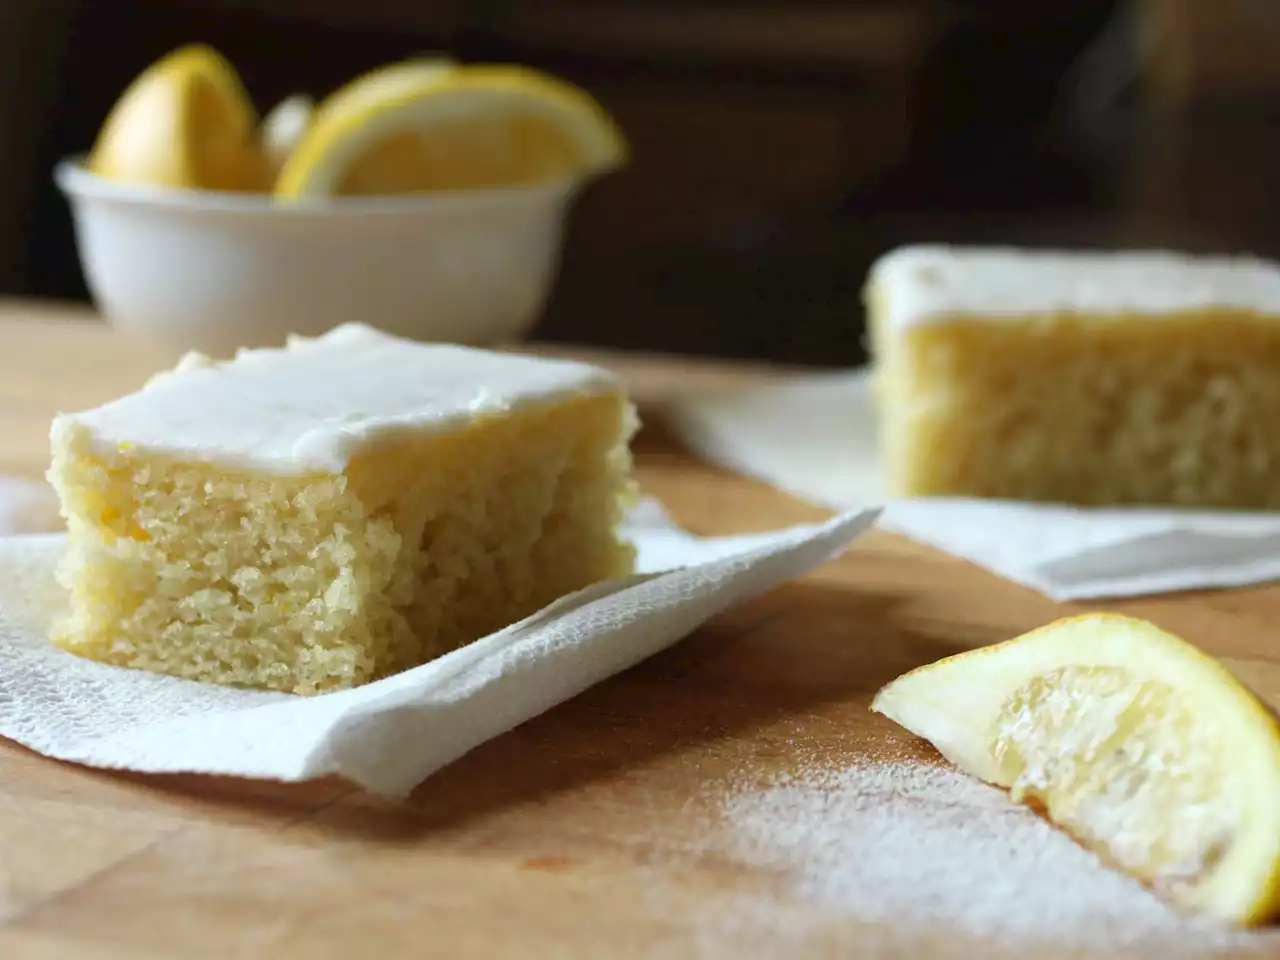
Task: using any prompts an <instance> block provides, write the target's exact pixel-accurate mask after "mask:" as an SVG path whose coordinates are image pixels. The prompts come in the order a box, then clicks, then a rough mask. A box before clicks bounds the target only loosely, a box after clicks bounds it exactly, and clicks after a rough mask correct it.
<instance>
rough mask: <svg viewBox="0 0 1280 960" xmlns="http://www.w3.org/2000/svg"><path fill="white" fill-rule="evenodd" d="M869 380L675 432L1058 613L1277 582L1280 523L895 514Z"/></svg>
mask: <svg viewBox="0 0 1280 960" xmlns="http://www.w3.org/2000/svg"><path fill="white" fill-rule="evenodd" d="M870 387H871V385H870V380H869V377H868V375H867V374H866V373H865V372H862V371H858V372H855V373H840V374H820V375H815V376H812V377H803V378H799V379H796V380H794V381H789V382H783V383H776V384H771V385H768V386H762V387H755V388H740V389H734V390H722V391H717V392H714V393H702V394H696V395H687V396H684V397H681V398H679V399H677V400H676V401H674V402H673V403H672V404H671V405H670V406H669V407H668V408H667V409H666V410H665V416H666V419H667V421H668V423H669V425H670V426H671V428H672V429H673V430H674V432H675V433H676V435H677V436H678V437H680V438H681V439H682V440H683V441H684V442H685V443H686V444H688V445H689V447H690V448H691V449H692V450H693V451H694V452H696V453H698V454H700V455H702V456H704V457H706V458H707V459H709V460H712V461H714V462H717V463H720V464H722V465H723V466H726V467H728V468H729V469H732V470H736V471H739V472H741V473H745V474H748V475H751V476H755V477H758V478H759V479H761V480H764V481H765V482H767V483H770V484H773V485H774V486H777V487H779V488H780V489H783V490H786V491H787V492H789V493H792V494H795V495H796V496H798V497H801V498H803V499H806V500H809V501H811V502H814V503H817V504H820V505H823V506H827V507H831V508H834V509H840V510H845V509H849V508H851V507H853V506H856V505H867V504H885V510H884V513H883V515H882V516H881V519H880V524H881V526H883V527H886V528H888V529H891V530H895V531H897V532H899V533H902V534H904V535H906V536H908V537H910V538H912V539H913V540H916V541H918V542H921V543H925V544H928V545H930V546H934V547H937V548H938V549H940V550H943V551H945V552H947V553H951V554H953V555H955V556H958V557H962V558H964V559H966V560H969V561H972V562H973V563H976V564H979V565H981V566H984V567H986V568H988V569H990V570H992V571H993V572H995V573H998V574H1000V575H1001V576H1003V577H1005V578H1007V579H1009V580H1013V581H1016V582H1019V583H1023V584H1025V585H1027V586H1030V587H1033V588H1035V589H1037V590H1039V591H1041V592H1043V593H1045V594H1047V595H1049V596H1051V597H1053V598H1055V599H1058V600H1083V599H1095V598H1104V597H1123V596H1135V595H1139V594H1151V593H1162V592H1170V591H1177V590H1189V589H1196V588H1206V587H1229V586H1238V585H1241V584H1246V583H1257V582H1261V581H1267V580H1273V579H1277V578H1280V514H1274V513H1233V512H1211V511H1192V510H1163V509H1106V510H1102V509H1084V508H1074V507H1066V506H1050V505H1038V504H1028V503H1013V502H1007V501H990V500H967V499H932V500H924V499H921V500H897V501H888V502H886V499H885V494H884V488H883V485H882V483H881V477H880V469H879V462H878V459H877V454H876V442H875V414H874V410H873V407H872V402H871V389H870Z"/></svg>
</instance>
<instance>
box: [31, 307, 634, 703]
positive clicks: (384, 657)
mask: <svg viewBox="0 0 1280 960" xmlns="http://www.w3.org/2000/svg"><path fill="white" fill-rule="evenodd" d="M635 427H636V420H635V416H634V411H633V409H632V407H631V405H630V403H629V402H628V400H627V398H626V395H625V393H624V390H623V388H622V385H621V384H620V382H619V381H618V380H617V379H616V378H615V377H614V376H613V375H611V374H609V373H607V372H605V371H603V370H600V369H597V368H595V367H591V366H587V365H582V364H576V363H568V362H562V361H552V360H543V359H535V358H530V357H520V356H512V355H504V354H498V353H491V352H487V351H481V350H474V349H468V348H464V347H454V346H440V345H426V344H418V343H412V342H408V341H403V340H399V339H395V338H392V337H388V336H385V335H383V334H380V333H378V332H376V331H374V330H372V329H370V328H368V327H364V326H360V325H349V326H346V327H341V328H339V329H337V330H335V331H333V332H332V333H330V334H328V335H326V336H324V337H321V338H319V339H316V340H310V341H296V342H291V343H290V345H289V346H288V347H287V348H283V349H270V350H253V351H245V352H242V353H241V354H240V355H239V356H238V357H237V358H236V359H235V360H234V361H229V362H225V363H213V362H210V361H202V360H200V358H191V359H189V360H188V361H186V362H184V363H183V364H182V365H180V367H179V368H178V369H177V370H175V371H173V372H170V373H166V374H165V375H163V376H160V377H157V378H156V379H155V380H153V382H152V383H151V384H149V385H148V386H147V387H146V388H144V389H143V390H141V391H139V392H138V393H136V394H133V395H131V396H128V397H124V398H122V399H120V400H117V401H114V402H112V403H109V404H106V405H105V406H102V407H99V408H97V409H95V410H91V411H88V412H85V413H79V414H73V415H62V416H59V417H58V418H57V419H56V420H55V422H54V424H53V429H52V439H53V466H52V468H51V470H50V474H49V476H50V480H51V481H52V483H53V484H54V486H55V488H56V489H57V491H58V494H59V497H60V499H61V502H62V509H63V515H64V516H65V517H66V520H67V525H68V549H67V554H66V556H65V558H64V561H63V564H62V566H61V568H60V571H59V578H60V580H61V581H62V583H63V584H64V585H65V586H66V587H67V588H68V590H69V591H70V597H71V613H70V616H69V617H68V618H67V619H66V621H65V622H64V623H62V624H61V625H60V626H59V628H58V630H57V633H56V636H55V640H56V642H58V643H59V644H60V645H62V646H64V647H65V648H66V649H68V650H70V651H72V652H73V653H77V654H79V655H81V656H85V657H89V658H92V659H96V660H102V661H105V662H108V663H113V664H118V665H121V666H127V667H135V668H140V669H145V670H152V671H156V672H163V673H169V674H174V675H178V676H183V677H188V678H191V679H195V680H204V681H210V682H214V683H224V684H236V685H244V686H252V687H262V688H271V689H276V690H285V691H291V692H295V693H301V694H314V693H320V692H324V691H330V690H338V689H343V688H347V687H352V686H356V685H358V684H361V683H365V682H367V681H370V680H373V679H376V678H378V677H381V676H385V675H387V674H390V673H393V672H395V671H398V670H402V669H405V668H408V667H412V666H415V665H418V664H421V663H423V662H425V661H427V660H430V659H432V658H434V657H437V656H439V655H441V654H443V653H446V652H448V651H449V650H452V649H455V648H457V647H458V646H461V645H463V644H466V643H469V642H471V641H473V640H475V639H477V638H479V637H482V636H485V635H486V634H488V633H490V632H492V631H494V630H496V629H499V628H501V627H503V626H506V625H508V624H510V623H512V622H514V621H516V620H519V619H521V618H523V617H525V616H527V615H529V614H531V613H533V612H535V611H537V610H538V609H540V608H541V607H543V606H545V605H546V604H547V603H549V602H550V601H552V600H554V599H556V598H557V597H560V596H562V595H564V594H566V593H570V592H572V591H574V590H577V589H579V588H581V587H584V586H586V585H588V584H590V583H592V582H595V581H598V580H602V579H606V578H610V577H614V576H618V575H622V574H625V573H628V572H630V571H631V569H632V565H633V554H634V552H633V549H632V548H631V546H630V545H628V544H626V543H624V542H622V541H621V540H620V539H619V537H618V534H617V527H618V524H619V523H620V521H621V519H622V517H623V515H624V512H625V510H626V508H627V506H628V504H629V502H630V500H631V498H632V496H633V487H632V482H631V480H630V456H629V451H628V446H627V445H628V441H629V439H630V437H631V435H632V433H633V432H634V430H635Z"/></svg>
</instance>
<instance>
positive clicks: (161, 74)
mask: <svg viewBox="0 0 1280 960" xmlns="http://www.w3.org/2000/svg"><path fill="white" fill-rule="evenodd" d="M256 123H257V116H256V112H255V110H254V107H253V103H252V101H251V100H250V99H249V96H248V94H247V93H245V90H244V87H243V86H242V85H241V83H240V78H239V76H238V75H237V74H236V71H235V68H234V67H232V66H231V64H230V63H228V62H227V61H226V60H225V59H224V58H223V57H222V56H221V55H220V54H219V53H218V52H217V51H216V50H213V49H212V48H210V47H207V46H205V45H203V44H192V45H189V46H185V47H180V48H179V49H177V50H175V51H173V52H172V53H170V54H168V55H167V56H165V57H163V58H161V59H160V60H158V61H156V62H155V63H154V64H152V65H151V66H150V67H148V68H147V69H146V70H144V71H143V72H142V73H141V74H139V75H138V77H137V78H136V79H135V80H134V81H133V82H132V83H131V84H130V85H129V86H128V88H127V89H126V90H125V92H124V93H123V94H122V95H121V96H120V99H119V100H117V101H116V103H115V105H114V106H113V107H112V109H111V112H110V114H109V115H108V116H107V119H106V121H105V122H104V123H103V126H102V129H101V130H100V131H99V133H98V137H97V140H96V141H95V143H94V145H93V149H92V151H91V152H90V154H89V157H88V160H87V166H88V168H89V169H90V170H91V171H93V172H94V173H96V174H98V175H99V176H103V177H109V178H111V179H113V180H122V181H128V182H131V183H145V184H151V185H154V186H162V187H176V188H188V189H203V190H234V191H265V190H266V189H268V187H269V185H270V181H271V177H270V173H269V169H268V166H267V163H266V159H265V157H264V156H263V155H262V152H261V150H260V149H259V148H258V143H257V139H256V137H255V126H256Z"/></svg>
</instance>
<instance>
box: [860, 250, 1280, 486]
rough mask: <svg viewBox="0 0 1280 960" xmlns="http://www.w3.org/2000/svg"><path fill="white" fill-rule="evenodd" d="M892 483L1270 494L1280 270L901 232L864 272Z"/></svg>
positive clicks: (1275, 481)
mask: <svg viewBox="0 0 1280 960" xmlns="http://www.w3.org/2000/svg"><path fill="white" fill-rule="evenodd" d="M867 299H868V307H869V325H870V334H871V346H872V351H873V353H874V356H875V365H876V369H875V378H876V381H875V383H876V399H877V404H878V407H879V429H880V442H881V448H882V453H883V459H884V467H885V471H886V473H887V478H888V486H889V488H890V493H891V495H893V496H907V497H912V496H968V497H995V498H1009V499H1022V500H1040V501H1059V502H1068V503H1076V504H1090V505H1103V504H1176V505H1182V506H1198V507H1250V508H1265V509H1274V508H1276V507H1280V430H1278V429H1277V424H1280V268H1277V267H1276V266H1275V265H1274V264H1271V263H1267V262H1265V261H1261V260H1257V259H1253V258H1248V257H1225V256H1215V257H1193V256H1187V255H1183V254H1177V253H1171V252H1158V251H1150V252H1149V251H1121V252H1113V253H1108V252H1064V251H1051V250H1049V251H1036V250H1016V249H1000V248H963V247H962V248H949V247H941V246H916V247H907V248H903V249H899V250H895V251H893V252H891V253H889V254H888V255H886V256H885V257H883V258H882V259H881V260H880V261H879V262H878V263H877V264H876V265H875V266H874V268H873V269H872V272H871V277H870V282H869V284H868V290H867Z"/></svg>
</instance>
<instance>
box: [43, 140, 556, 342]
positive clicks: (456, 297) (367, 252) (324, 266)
mask: <svg viewBox="0 0 1280 960" xmlns="http://www.w3.org/2000/svg"><path fill="white" fill-rule="evenodd" d="M55 176H56V180H57V183H58V185H59V186H60V187H61V189H62V191H63V192H64V193H65V194H66V196H67V198H68V199H69V201H70V204H71V211H72V216H73V219H74V222H75V233H76V244H77V247H78V249H79V255H80V263H81V265H82V268H83V270H84V273H85V278H86V281H87V283H88V285H89V289H90V292H91V293H92V295H93V298H94V300H95V301H96V303H97V305H98V307H99V309H101V310H102V312H103V313H104V314H106V316H107V317H108V319H109V320H110V321H111V323H112V324H113V325H115V326H118V327H119V328H121V329H122V330H124V331H126V332H128V333H130V334H134V335H138V336H141V337H143V338H145V339H146V340H148V341H151V342H153V343H155V344H158V345H160V346H162V347H165V348H170V349H176V350H201V351H204V352H206V353H210V354H213V355H215V356H227V355H230V354H231V353H232V352H234V350H235V349H236V348H237V347H240V346H263V345H273V344H276V345H278V344H281V343H283V342H284V339H285V337H286V336H287V335H288V334H290V333H296V334H301V335H304V336H305V335H314V334H318V333H323V332H324V331H325V330H328V329H330V328H332V327H334V326H337V325H338V324H341V323H344V322H346V321H361V322H364V323H368V324H370V325H372V326H375V327H379V328H381V329H383V330H385V331H387V332H388V333H393V334H399V335H401V336H406V337H411V338H414V339H418V340H438V341H449V342H455V343H467V344H478V345H484V344H495V343H502V342H510V341H515V340H518V339H520V338H521V337H523V336H524V335H526V334H527V333H528V331H529V330H530V328H531V327H532V326H533V324H534V323H535V322H536V321H537V319H538V316H539V314H540V313H541V310H542V306H543V303H544V301H545V300H546V297H547V294H548V292H549V291H550V288H551V286H552V283H553V281H554V279H555V274H556V271H557V267H558V265H559V261H560V250H561V240H562V236H563V230H564V225H565V220H566V218H567V216H568V212H569V209H570V207H571V204H572V202H573V199H574V198H575V196H576V195H577V192H578V187H579V184H577V183H559V184H553V185H547V186H537V187H520V188H512V189H502V190H483V191H479V190H478V191H460V192H456V193H440V194H433V195H430V196H408V197H370V198H342V199H335V200H329V201H325V202H322V203H312V204H297V205H284V204H275V203H273V202H272V200H271V198H270V197H265V196H251V195H239V194H226V193H210V192H203V191H188V190H165V189H156V188H147V187H140V186H135V185H131V184H121V183H117V182H114V181H110V180H106V179H103V178H102V177H99V176H97V175H95V174H93V173H91V172H89V171H88V170H86V169H85V168H84V167H83V166H82V165H81V164H80V162H79V161H78V160H77V159H70V160H66V161H63V162H62V163H61V164H59V165H58V168H57V171H56V175H55Z"/></svg>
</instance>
